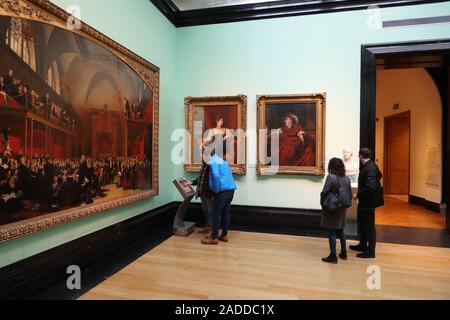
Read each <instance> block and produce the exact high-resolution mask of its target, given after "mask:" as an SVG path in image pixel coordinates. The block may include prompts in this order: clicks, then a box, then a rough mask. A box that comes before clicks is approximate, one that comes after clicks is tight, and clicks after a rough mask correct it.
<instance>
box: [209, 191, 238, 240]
mask: <svg viewBox="0 0 450 320" xmlns="http://www.w3.org/2000/svg"><path fill="white" fill-rule="evenodd" d="M233 197H234V190H229V191H223V192H219V193H218V194H216V195H215V196H214V214H213V219H212V235H211V237H212V238H213V239H217V238H218V237H219V226H220V227H221V228H222V237H224V236H226V235H228V228H229V227H230V207H231V201H233Z"/></svg>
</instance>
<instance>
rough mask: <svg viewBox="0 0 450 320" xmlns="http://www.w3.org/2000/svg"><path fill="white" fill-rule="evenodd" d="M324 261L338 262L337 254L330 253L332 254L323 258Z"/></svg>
mask: <svg viewBox="0 0 450 320" xmlns="http://www.w3.org/2000/svg"><path fill="white" fill-rule="evenodd" d="M322 261H323V262H326V263H332V264H337V263H338V260H337V257H336V255H335V254H331V253H330V255H329V256H328V257H326V258H322Z"/></svg>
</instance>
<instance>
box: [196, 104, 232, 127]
mask: <svg viewBox="0 0 450 320" xmlns="http://www.w3.org/2000/svg"><path fill="white" fill-rule="evenodd" d="M203 110H204V114H205V126H206V128H205V129H212V128H215V127H216V121H217V118H218V117H219V116H221V117H222V118H223V127H224V128H227V129H237V125H238V123H237V120H238V114H237V107H230V106H223V107H204V108H203Z"/></svg>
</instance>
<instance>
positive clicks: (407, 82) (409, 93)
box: [376, 68, 442, 204]
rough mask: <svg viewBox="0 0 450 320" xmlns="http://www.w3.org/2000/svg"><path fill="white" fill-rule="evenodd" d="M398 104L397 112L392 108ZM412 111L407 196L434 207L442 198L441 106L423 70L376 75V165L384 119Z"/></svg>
mask: <svg viewBox="0 0 450 320" xmlns="http://www.w3.org/2000/svg"><path fill="white" fill-rule="evenodd" d="M396 104H398V109H395V110H394V108H393V106H394V105H396ZM405 111H411V129H410V130H411V131H410V135H411V145H410V190H409V192H410V194H411V195H413V196H416V197H420V198H424V199H426V200H428V201H431V202H434V203H439V204H440V203H441V198H442V165H441V160H440V159H441V157H442V121H441V120H442V103H441V98H440V95H439V91H438V88H437V87H436V84H435V83H434V81H433V79H432V78H431V76H430V75H429V73H428V72H427V71H426V70H425V69H421V68H415V69H396V70H379V71H378V73H377V118H378V119H379V121H378V122H377V126H376V130H377V131H376V132H377V140H376V141H377V146H376V147H377V152H376V159H377V160H378V165H379V166H380V168H383V162H384V148H383V141H384V118H385V117H387V116H392V115H395V114H399V113H402V112H405Z"/></svg>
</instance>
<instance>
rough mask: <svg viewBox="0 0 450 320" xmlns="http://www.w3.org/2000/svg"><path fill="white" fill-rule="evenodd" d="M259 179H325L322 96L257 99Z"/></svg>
mask: <svg viewBox="0 0 450 320" xmlns="http://www.w3.org/2000/svg"><path fill="white" fill-rule="evenodd" d="M257 105H258V163H257V172H258V174H262V175H273V174H303V175H314V176H323V175H325V170H324V163H325V153H324V148H325V105H326V95H325V93H318V94H305V95H279V96H258V97H257Z"/></svg>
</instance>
